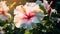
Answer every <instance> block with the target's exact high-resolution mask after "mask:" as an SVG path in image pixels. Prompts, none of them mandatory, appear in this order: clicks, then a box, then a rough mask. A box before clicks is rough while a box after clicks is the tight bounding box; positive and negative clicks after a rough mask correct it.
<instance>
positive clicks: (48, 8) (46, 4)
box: [42, 0, 57, 15]
mask: <svg viewBox="0 0 60 34" xmlns="http://www.w3.org/2000/svg"><path fill="white" fill-rule="evenodd" d="M52 2H53V1H51V3H50V4H48V1H46V0H44V2H43V3H42V5H43V6H44V8H45V9H46V11H47V12H48V13H49V14H50V15H52V13H55V12H56V13H57V11H56V10H55V9H52V8H51V7H50V5H51V4H52Z"/></svg>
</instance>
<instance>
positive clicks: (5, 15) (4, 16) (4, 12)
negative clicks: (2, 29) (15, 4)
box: [0, 1, 11, 20]
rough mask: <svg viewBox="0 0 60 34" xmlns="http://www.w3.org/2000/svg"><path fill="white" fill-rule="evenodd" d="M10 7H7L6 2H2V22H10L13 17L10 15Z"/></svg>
mask: <svg viewBox="0 0 60 34" xmlns="http://www.w3.org/2000/svg"><path fill="white" fill-rule="evenodd" d="M8 10H9V8H8V6H7V5H6V1H1V2H0V19H1V20H8V19H9V18H11V15H10V14H9V13H8Z"/></svg>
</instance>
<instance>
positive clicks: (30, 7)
mask: <svg viewBox="0 0 60 34" xmlns="http://www.w3.org/2000/svg"><path fill="white" fill-rule="evenodd" d="M41 5H43V6H44V8H45V9H46V11H47V12H48V11H49V8H50V5H49V4H48V3H47V1H44V2H43V3H42V4H41ZM8 11H9V7H8V6H7V5H6V1H1V2H0V19H2V20H9V19H10V18H11V15H10V14H9V13H8ZM54 11H55V9H52V8H50V14H51V13H52V12H54ZM44 16H45V15H44V12H43V11H42V10H41V9H40V7H39V4H37V3H29V2H27V3H26V4H25V5H19V6H17V7H16V9H14V24H15V26H16V27H17V28H21V27H22V28H24V29H29V30H31V29H33V28H36V26H37V23H40V22H41V21H42V20H43V18H44Z"/></svg>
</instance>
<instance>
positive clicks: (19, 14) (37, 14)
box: [14, 3, 44, 29]
mask: <svg viewBox="0 0 60 34" xmlns="http://www.w3.org/2000/svg"><path fill="white" fill-rule="evenodd" d="M14 14H15V17H14V23H15V26H16V27H17V28H21V27H23V28H24V29H33V28H35V27H36V26H37V25H36V23H40V21H41V20H42V19H43V17H44V13H43V12H41V11H40V8H39V5H38V4H36V3H26V4H25V5H24V6H23V5H19V6H17V7H16V9H15V10H14Z"/></svg>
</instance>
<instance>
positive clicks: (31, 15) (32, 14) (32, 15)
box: [24, 13, 35, 21]
mask: <svg viewBox="0 0 60 34" xmlns="http://www.w3.org/2000/svg"><path fill="white" fill-rule="evenodd" d="M25 16H26V17H24V19H26V20H27V21H29V20H30V19H31V18H32V17H34V16H35V14H34V13H29V14H28V15H27V14H25Z"/></svg>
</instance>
